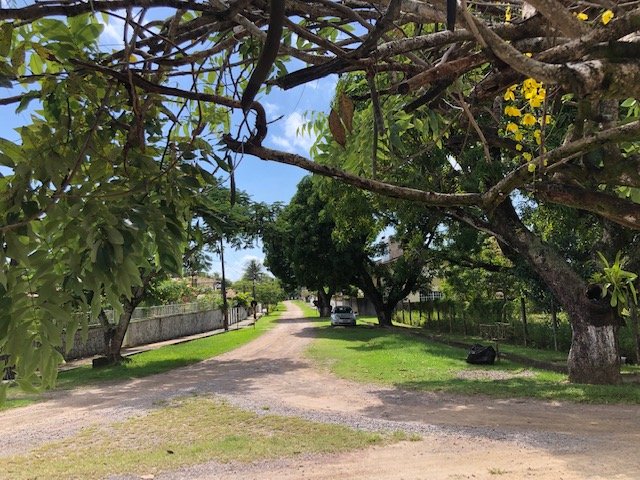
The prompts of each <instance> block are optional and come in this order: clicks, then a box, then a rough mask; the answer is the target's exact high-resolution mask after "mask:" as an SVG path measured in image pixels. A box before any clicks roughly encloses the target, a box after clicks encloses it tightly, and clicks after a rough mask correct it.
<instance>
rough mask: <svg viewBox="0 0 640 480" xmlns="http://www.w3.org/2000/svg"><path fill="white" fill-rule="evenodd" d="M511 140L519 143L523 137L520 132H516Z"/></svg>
mask: <svg viewBox="0 0 640 480" xmlns="http://www.w3.org/2000/svg"><path fill="white" fill-rule="evenodd" d="M513 138H515V140H516V142H521V141H522V139H523V138H524V135H523V134H522V132H521V131H520V130H518V131H517V132H516V133H515V135H514V136H513Z"/></svg>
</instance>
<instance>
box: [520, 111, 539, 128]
mask: <svg viewBox="0 0 640 480" xmlns="http://www.w3.org/2000/svg"><path fill="white" fill-rule="evenodd" d="M520 123H522V125H525V126H527V127H530V126H531V125H535V124H536V117H534V116H533V115H531V114H530V113H525V114H524V117H522V121H521V122H520Z"/></svg>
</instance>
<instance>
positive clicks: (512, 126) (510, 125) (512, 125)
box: [506, 122, 518, 133]
mask: <svg viewBox="0 0 640 480" xmlns="http://www.w3.org/2000/svg"><path fill="white" fill-rule="evenodd" d="M506 130H507V132H511V133H516V132H517V131H518V125H516V124H515V123H513V122H509V123H507V128H506Z"/></svg>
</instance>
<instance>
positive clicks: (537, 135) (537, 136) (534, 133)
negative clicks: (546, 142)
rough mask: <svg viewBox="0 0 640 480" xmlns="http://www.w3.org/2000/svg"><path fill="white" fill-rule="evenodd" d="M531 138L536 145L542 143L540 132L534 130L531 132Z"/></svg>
mask: <svg viewBox="0 0 640 480" xmlns="http://www.w3.org/2000/svg"><path fill="white" fill-rule="evenodd" d="M533 138H535V139H536V143H537V144H538V145H540V143H542V132H540V130H536V131H535V132H533Z"/></svg>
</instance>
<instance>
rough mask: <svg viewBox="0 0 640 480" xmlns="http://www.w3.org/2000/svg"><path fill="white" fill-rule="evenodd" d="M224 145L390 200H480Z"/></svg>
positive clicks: (428, 202) (448, 202)
mask: <svg viewBox="0 0 640 480" xmlns="http://www.w3.org/2000/svg"><path fill="white" fill-rule="evenodd" d="M223 142H224V143H225V144H226V145H227V147H229V149H230V150H231V151H233V152H237V153H245V154H249V155H253V156H256V157H258V158H260V159H262V160H268V161H269V160H270V161H274V162H278V163H284V164H287V165H294V166H296V167H300V168H302V169H304V170H307V171H308V172H312V173H317V174H319V175H323V176H325V177H331V178H335V179H338V180H341V181H342V182H344V183H347V184H349V185H353V186H354V187H358V188H362V189H363V190H368V191H370V192H374V193H378V194H380V195H384V196H387V197H391V198H400V199H404V200H410V201H414V202H420V203H424V204H425V205H431V206H440V207H449V206H473V205H477V204H478V202H479V201H480V199H481V197H480V195H479V194H477V193H459V194H448V193H435V192H427V191H423V190H418V189H415V188H408V187H402V186H399V185H393V184H390V183H385V182H380V181H377V180H370V179H367V178H363V177H359V176H357V175H353V174H351V173H348V172H345V171H344V170H340V169H339V168H335V167H330V166H327V165H321V164H319V163H316V162H312V161H311V160H308V159H306V158H304V157H302V156H300V155H296V154H294V153H287V152H281V151H278V150H272V149H269V148H265V147H262V146H259V145H252V144H247V143H242V142H239V141H237V140H235V139H233V138H231V137H230V136H228V135H227V136H225V137H224V138H223Z"/></svg>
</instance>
